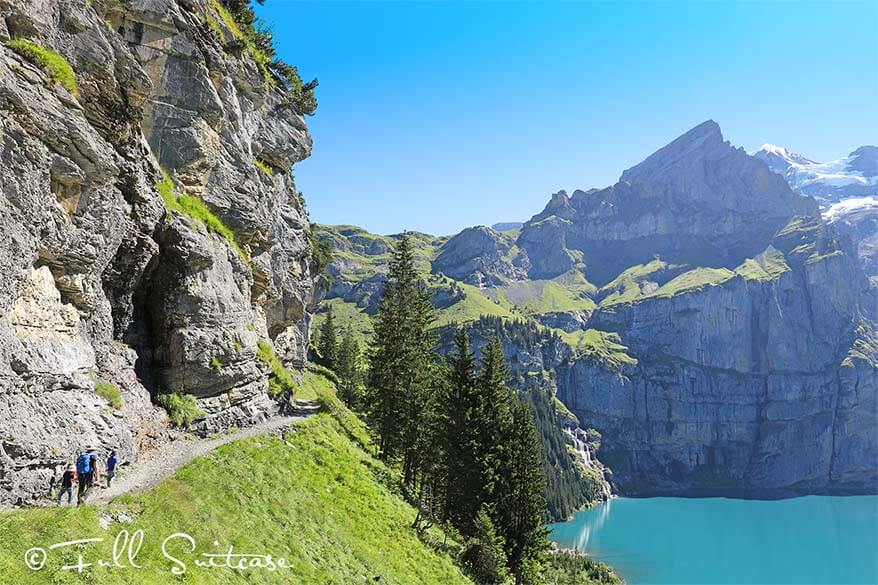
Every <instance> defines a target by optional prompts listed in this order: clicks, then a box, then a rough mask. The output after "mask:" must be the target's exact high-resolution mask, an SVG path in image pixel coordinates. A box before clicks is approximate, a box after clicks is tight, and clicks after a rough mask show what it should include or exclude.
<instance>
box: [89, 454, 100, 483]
mask: <svg viewBox="0 0 878 585" xmlns="http://www.w3.org/2000/svg"><path fill="white" fill-rule="evenodd" d="M88 457H89V463H90V464H91V484H92V485H93V486H94V485H100V480H101V474H100V470H99V469H98V454H97V453H95V450H94V449H89V455H88Z"/></svg>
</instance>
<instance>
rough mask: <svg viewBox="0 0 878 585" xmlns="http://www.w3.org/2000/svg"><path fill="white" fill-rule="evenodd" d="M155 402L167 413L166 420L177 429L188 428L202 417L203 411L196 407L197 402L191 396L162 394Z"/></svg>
mask: <svg viewBox="0 0 878 585" xmlns="http://www.w3.org/2000/svg"><path fill="white" fill-rule="evenodd" d="M156 402H157V403H158V405H159V406H161V407H162V408H164V409H165V410H166V411H167V412H168V418H169V419H171V422H172V423H174V424H175V425H177V426H178V427H188V426H189V425H191V424H192V423H193V422H195V421H196V420H198V419H200V418H202V417H204V411H203V410H201V409H200V408H199V407H198V401H197V400H196V399H195V397H194V396H192V395H191V394H181V393H180V392H163V393H160V394H159V395H158V396H157V397H156Z"/></svg>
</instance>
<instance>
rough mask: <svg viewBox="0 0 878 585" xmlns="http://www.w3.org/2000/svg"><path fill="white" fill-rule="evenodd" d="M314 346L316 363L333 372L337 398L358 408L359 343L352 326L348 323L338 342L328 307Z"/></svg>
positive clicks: (361, 377) (335, 328)
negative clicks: (335, 380) (335, 379)
mask: <svg viewBox="0 0 878 585" xmlns="http://www.w3.org/2000/svg"><path fill="white" fill-rule="evenodd" d="M315 346H316V349H317V355H316V357H317V361H318V363H319V364H321V365H322V366H325V367H327V368H329V369H330V370H332V371H333V372H334V373H335V375H336V378H337V380H338V383H337V386H338V393H339V396H340V397H341V399H342V400H344V401H345V402H346V403H347V404H348V405H349V406H351V407H352V408H355V409H359V408H360V407H361V406H362V404H361V402H362V393H363V374H362V371H361V368H360V362H361V350H360V344H359V342H358V341H357V338H356V337H355V336H354V328H353V325H352V324H351V323H350V322H348V324H347V326H346V327H345V328H344V334H343V336H342V338H341V341H339V340H338V329H337V327H336V325H335V315H334V314H333V312H332V308H330V309H329V311H328V312H327V313H326V319H325V320H324V321H323V324H322V325H321V326H320V334H319V336H317V339H316V342H315Z"/></svg>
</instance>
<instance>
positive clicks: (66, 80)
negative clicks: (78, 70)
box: [6, 39, 79, 96]
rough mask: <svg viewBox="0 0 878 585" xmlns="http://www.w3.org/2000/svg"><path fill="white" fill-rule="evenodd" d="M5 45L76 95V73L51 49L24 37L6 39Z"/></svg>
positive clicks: (77, 91)
mask: <svg viewBox="0 0 878 585" xmlns="http://www.w3.org/2000/svg"><path fill="white" fill-rule="evenodd" d="M6 46H7V47H9V48H10V49H12V50H13V51H15V52H16V53H18V54H19V55H21V56H22V57H24V58H25V59H27V60H28V61H30V62H31V63H33V64H34V65H37V66H38V67H40V68H41V69H42V70H43V71H45V72H46V75H48V76H49V77H50V78H51V79H52V81H55V82H56V83H59V84H60V85H61V86H62V87H63V88H64V89H66V90H67V91H69V92H70V93H71V94H73V95H75V96H78V95H79V87H78V86H77V84H76V75H75V74H74V73H73V67H71V66H70V63H69V62H68V61H67V59H65V58H64V57H62V56H61V55H59V54H58V53H56V52H55V51H53V50H51V49H47V48H46V47H41V46H40V45H38V44H36V43H32V42H31V41H26V40H24V39H13V40H11V41H6Z"/></svg>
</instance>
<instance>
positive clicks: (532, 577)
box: [497, 400, 548, 585]
mask: <svg viewBox="0 0 878 585" xmlns="http://www.w3.org/2000/svg"><path fill="white" fill-rule="evenodd" d="M506 441H507V443H508V445H509V457H508V460H507V461H506V464H505V465H504V472H503V474H502V481H503V484H502V486H501V488H500V493H499V498H498V504H497V506H498V508H497V509H498V522H497V524H498V526H497V527H498V530H499V531H500V533H501V534H502V535H503V537H504V538H505V541H506V556H507V560H508V566H509V570H510V572H511V573H512V575H513V577H514V578H515V583H516V585H523V584H530V583H535V582H536V580H537V576H536V573H537V569H538V567H539V561H540V559H541V558H542V557H543V555H544V554H545V552H546V548H547V546H548V541H547V539H546V530H545V528H543V514H544V512H545V499H544V495H543V490H544V487H545V486H544V483H545V480H544V476H543V469H542V455H541V453H540V444H539V437H538V435H537V431H536V426H535V424H534V419H533V415H532V414H531V411H530V407H529V406H528V405H527V404H525V403H522V402H519V401H517V400H516V401H515V403H514V404H513V406H512V418H511V425H509V427H508V429H507V437H506Z"/></svg>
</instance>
